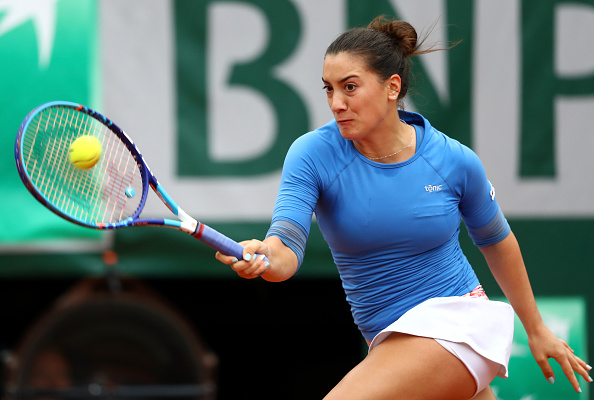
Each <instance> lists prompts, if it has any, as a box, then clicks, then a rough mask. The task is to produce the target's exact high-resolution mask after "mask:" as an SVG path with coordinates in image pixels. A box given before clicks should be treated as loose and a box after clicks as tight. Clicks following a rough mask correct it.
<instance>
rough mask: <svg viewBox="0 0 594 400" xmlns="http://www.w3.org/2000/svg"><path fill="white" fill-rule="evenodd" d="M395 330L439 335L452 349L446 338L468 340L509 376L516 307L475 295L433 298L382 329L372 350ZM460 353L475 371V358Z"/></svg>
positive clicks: (439, 340)
mask: <svg viewBox="0 0 594 400" xmlns="http://www.w3.org/2000/svg"><path fill="white" fill-rule="evenodd" d="M392 332H400V333H405V334H409V335H413V336H421V337H428V338H433V339H438V340H437V342H438V343H440V344H441V345H442V346H444V347H445V348H446V349H447V350H448V351H450V352H452V350H451V349H449V348H448V347H447V346H445V345H444V344H443V342H442V341H446V342H452V343H454V344H455V343H461V344H465V345H467V346H469V347H470V348H471V349H472V350H474V352H476V353H477V354H479V355H480V356H482V357H484V358H486V359H487V360H490V361H492V362H494V363H496V364H498V366H499V368H498V371H497V376H500V377H502V378H507V376H508V373H507V366H508V363H509V357H510V353H511V346H512V340H513V336H514V311H513V309H512V307H511V306H510V305H509V304H507V303H503V302H500V301H491V300H486V299H481V298H472V297H438V298H433V299H429V300H427V301H425V302H423V303H421V304H419V305H418V306H416V307H414V308H412V309H410V310H409V311H407V312H406V313H405V314H404V315H402V317H400V318H399V319H398V320H397V321H396V322H394V323H392V324H390V325H389V326H388V327H387V328H385V329H384V330H382V331H381V332H380V333H378V334H377V335H376V336H375V337H374V338H373V341H372V342H371V344H370V345H369V351H371V350H372V349H373V348H374V347H375V346H377V345H378V344H379V343H381V342H382V340H384V339H385V338H387V337H388V335H389V334H390V333H392ZM454 354H455V353H454ZM456 356H457V357H458V358H460V360H461V361H462V362H463V363H464V364H466V365H467V367H469V370H470V371H471V373H472V372H473V371H472V369H473V366H472V365H469V364H471V363H472V362H471V361H470V360H464V359H463V358H462V357H461V355H460V354H457V355H456ZM473 375H474V373H473ZM475 378H476V376H475ZM477 384H478V382H477ZM487 384H488V383H487Z"/></svg>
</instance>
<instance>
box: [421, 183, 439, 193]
mask: <svg viewBox="0 0 594 400" xmlns="http://www.w3.org/2000/svg"><path fill="white" fill-rule="evenodd" d="M441 186H442V185H426V186H425V191H426V192H429V193H433V192H439V191H440V190H441V189H442V188H441Z"/></svg>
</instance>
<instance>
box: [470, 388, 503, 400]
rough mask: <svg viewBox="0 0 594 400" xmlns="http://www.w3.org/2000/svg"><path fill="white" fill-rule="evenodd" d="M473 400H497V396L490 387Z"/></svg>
mask: <svg viewBox="0 0 594 400" xmlns="http://www.w3.org/2000/svg"><path fill="white" fill-rule="evenodd" d="M472 400H497V398H496V397H495V394H494V393H493V391H492V390H491V387H490V386H487V387H486V388H484V389H483V390H481V392H480V393H479V394H477V395H476V397H473V398H472Z"/></svg>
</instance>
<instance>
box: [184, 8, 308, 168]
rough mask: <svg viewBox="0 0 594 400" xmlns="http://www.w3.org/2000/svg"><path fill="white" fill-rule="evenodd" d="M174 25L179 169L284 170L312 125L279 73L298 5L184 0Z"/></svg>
mask: <svg viewBox="0 0 594 400" xmlns="http://www.w3.org/2000/svg"><path fill="white" fill-rule="evenodd" d="M175 32H176V42H177V43H176V44H177V54H176V57H177V91H178V97H177V98H178V104H177V123H178V126H177V129H178V142H177V144H178V157H177V160H178V161H177V162H178V165H177V170H178V174H179V175H181V176H205V175H206V176H247V175H257V174H265V173H269V172H272V171H275V170H278V169H279V168H280V167H281V166H282V162H283V159H284V157H285V154H286V152H287V150H288V148H289V146H290V145H291V143H292V142H293V140H294V139H295V138H297V137H298V136H299V135H301V134H303V133H305V132H306V131H307V130H308V129H309V122H308V114H307V110H306V107H305V105H304V104H303V101H302V100H301V98H300V97H299V96H298V94H297V93H296V92H295V91H294V90H293V88H292V87H290V86H289V85H288V83H287V82H286V81H284V80H282V79H281V78H280V77H279V76H278V75H277V69H278V67H279V65H280V64H281V63H283V62H284V61H285V60H286V59H287V58H288V57H289V56H290V55H291V54H293V52H294V51H295V49H296V48H297V45H298V41H299V38H300V34H301V25H300V20H299V14H298V12H297V10H296V9H295V7H294V5H293V4H292V3H291V2H289V1H286V0H249V1H243V2H237V1H235V2H229V1H217V0H209V1H198V2H195V1H185V0H177V1H176V2H175Z"/></svg>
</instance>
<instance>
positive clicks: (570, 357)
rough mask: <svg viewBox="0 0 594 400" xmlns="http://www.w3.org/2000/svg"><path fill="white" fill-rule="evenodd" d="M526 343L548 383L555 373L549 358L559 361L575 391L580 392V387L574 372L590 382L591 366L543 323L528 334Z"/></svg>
mask: <svg viewBox="0 0 594 400" xmlns="http://www.w3.org/2000/svg"><path fill="white" fill-rule="evenodd" d="M528 345H529V346H530V350H531V351H532V355H533V356H534V359H535V360H536V362H537V363H538V365H539V366H540V369H541V370H542V373H543V374H544V376H545V378H547V380H548V381H549V382H550V383H554V382H555V374H554V372H553V369H552V368H551V365H550V364H549V358H554V359H555V360H556V361H557V362H558V363H559V365H560V366H561V369H562V370H563V372H564V373H565V376H567V379H569V382H571V385H572V386H573V388H574V389H575V391H576V392H579V393H581V391H582V389H581V388H580V384H579V383H578V380H577V378H576V376H575V372H577V373H578V374H580V375H581V376H582V377H583V378H584V379H585V380H586V381H587V382H592V378H590V376H589V375H588V371H590V370H591V369H592V367H590V366H589V365H588V364H586V362H585V361H583V360H582V359H580V358H579V357H578V356H576V355H575V354H574V352H573V349H572V348H571V347H569V345H568V344H567V343H566V342H565V341H564V340H561V339H559V338H558V337H557V336H555V335H554V334H553V332H551V330H550V329H549V328H547V326H546V325H544V323H543V324H542V325H541V326H540V327H539V328H538V329H536V330H535V331H533V332H531V333H530V334H528ZM574 371H575V372H574Z"/></svg>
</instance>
